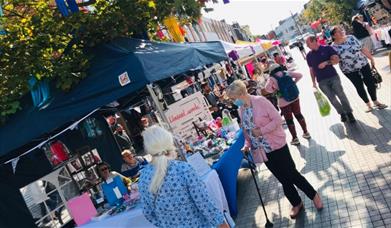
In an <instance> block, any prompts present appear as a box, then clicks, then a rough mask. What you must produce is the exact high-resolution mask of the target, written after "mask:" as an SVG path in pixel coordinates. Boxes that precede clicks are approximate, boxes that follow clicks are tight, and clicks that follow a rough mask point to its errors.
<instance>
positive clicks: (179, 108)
mask: <svg viewBox="0 0 391 228" xmlns="http://www.w3.org/2000/svg"><path fill="white" fill-rule="evenodd" d="M165 115H166V117H167V120H168V121H169V124H170V125H171V127H172V129H173V131H174V134H177V135H179V136H180V137H182V138H183V139H186V138H190V137H194V136H196V135H197V133H196V130H195V129H194V125H193V122H197V121H198V120H199V118H201V119H202V120H206V121H209V120H212V115H211V113H210V111H209V108H208V104H207V103H206V101H205V98H204V95H202V93H201V92H196V93H194V94H192V95H190V96H188V97H185V98H183V99H182V100H180V101H178V102H176V103H174V104H172V105H170V106H168V110H167V111H166V112H165Z"/></svg>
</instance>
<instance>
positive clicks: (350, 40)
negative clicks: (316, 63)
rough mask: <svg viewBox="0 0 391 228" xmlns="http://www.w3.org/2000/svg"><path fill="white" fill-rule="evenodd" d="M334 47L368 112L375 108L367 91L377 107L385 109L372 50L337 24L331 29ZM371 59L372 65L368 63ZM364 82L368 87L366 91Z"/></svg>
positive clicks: (344, 71) (344, 70)
mask: <svg viewBox="0 0 391 228" xmlns="http://www.w3.org/2000/svg"><path fill="white" fill-rule="evenodd" d="M331 35H332V37H333V40H334V43H333V45H332V46H333V47H334V49H335V50H336V51H337V52H338V55H339V66H340V68H341V70H342V72H343V73H344V74H345V75H346V77H348V78H349V80H350V81H351V82H352V83H353V85H354V87H355V88H356V90H357V93H358V95H359V96H360V97H361V99H362V100H363V101H364V102H365V104H366V105H367V108H368V109H367V112H370V111H372V110H373V107H372V104H371V102H370V101H369V99H368V95H367V91H368V93H369V96H370V97H371V100H372V102H373V104H374V105H375V107H377V108H379V109H384V108H386V107H387V105H385V104H382V103H380V102H379V101H378V100H377V96H376V82H375V78H374V77H373V75H372V72H371V67H372V68H374V67H375V60H374V59H373V57H372V55H371V53H370V51H369V50H368V49H367V48H366V47H364V46H363V45H362V44H361V42H360V41H359V40H357V38H355V37H354V36H351V35H349V36H346V35H345V32H344V31H343V30H342V28H341V27H339V26H335V27H333V28H332V30H331ZM367 59H369V60H370V61H371V66H370V65H369V63H368V60H367ZM364 84H365V86H366V87H367V91H365V88H364Z"/></svg>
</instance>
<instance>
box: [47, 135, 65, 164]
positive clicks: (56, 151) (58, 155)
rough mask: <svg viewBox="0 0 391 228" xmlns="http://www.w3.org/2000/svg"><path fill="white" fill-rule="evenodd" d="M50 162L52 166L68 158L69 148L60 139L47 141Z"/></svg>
mask: <svg viewBox="0 0 391 228" xmlns="http://www.w3.org/2000/svg"><path fill="white" fill-rule="evenodd" d="M49 151H50V158H49V160H50V162H51V163H52V165H53V166H56V165H59V164H61V163H62V162H64V161H66V160H68V159H69V150H68V148H67V147H66V146H65V145H64V143H62V142H61V141H59V140H57V141H54V142H51V143H49Z"/></svg>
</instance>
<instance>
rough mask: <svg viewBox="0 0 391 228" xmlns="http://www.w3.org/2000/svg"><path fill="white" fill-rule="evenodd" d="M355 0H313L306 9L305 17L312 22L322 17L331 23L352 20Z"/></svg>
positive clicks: (308, 21)
mask: <svg viewBox="0 0 391 228" xmlns="http://www.w3.org/2000/svg"><path fill="white" fill-rule="evenodd" d="M355 3H356V1H355V0H311V1H310V2H309V3H308V5H307V9H305V10H304V13H303V19H304V20H305V21H306V22H307V23H311V22H313V21H316V20H318V19H320V18H323V19H326V20H327V21H328V22H329V23H330V24H340V23H341V22H348V23H349V22H350V21H351V18H352V16H353V13H354V12H353V9H354V6H355Z"/></svg>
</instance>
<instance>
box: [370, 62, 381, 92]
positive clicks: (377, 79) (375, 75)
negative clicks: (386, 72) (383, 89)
mask: <svg viewBox="0 0 391 228" xmlns="http://www.w3.org/2000/svg"><path fill="white" fill-rule="evenodd" d="M371 73H372V76H373V78H374V79H375V83H376V85H377V88H380V84H381V83H382V82H383V78H382V76H381V75H380V74H379V72H378V71H377V70H376V68H375V67H372V70H371Z"/></svg>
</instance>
